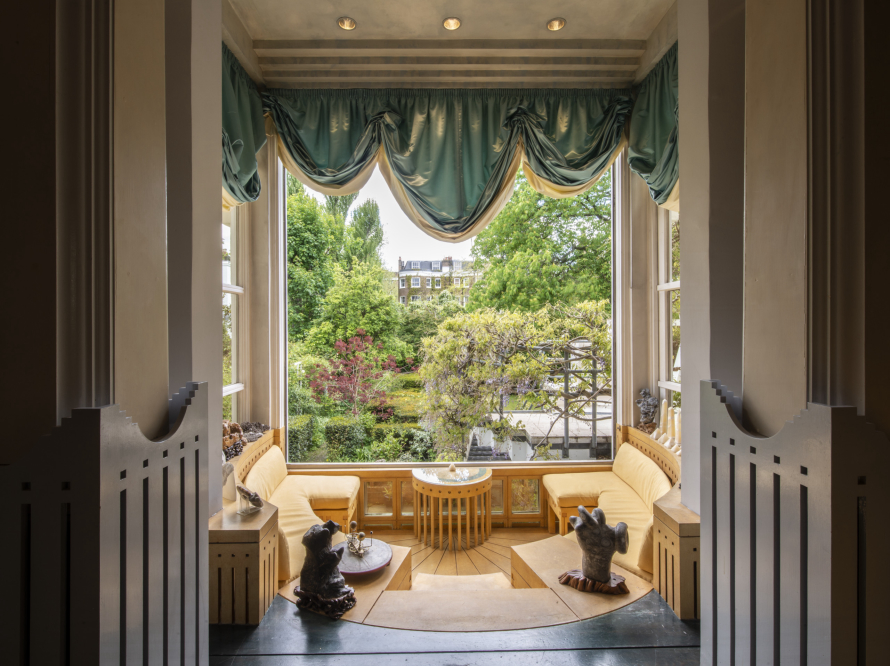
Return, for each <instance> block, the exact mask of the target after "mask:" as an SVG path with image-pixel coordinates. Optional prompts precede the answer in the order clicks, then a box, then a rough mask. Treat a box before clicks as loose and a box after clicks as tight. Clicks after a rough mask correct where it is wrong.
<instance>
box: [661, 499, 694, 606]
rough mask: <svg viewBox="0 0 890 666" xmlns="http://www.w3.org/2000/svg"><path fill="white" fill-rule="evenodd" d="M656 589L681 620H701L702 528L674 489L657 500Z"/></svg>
mask: <svg viewBox="0 0 890 666" xmlns="http://www.w3.org/2000/svg"><path fill="white" fill-rule="evenodd" d="M654 514H655V515H654V519H653V530H654V534H653V537H654V538H653V539H652V570H653V571H652V585H653V586H654V587H655V589H656V590H658V593H659V594H660V595H661V596H662V597H663V598H664V600H665V601H666V602H667V604H668V606H670V607H671V609H672V610H673V611H674V613H676V615H677V617H678V618H680V619H681V620H699V619H701V580H700V579H701V564H700V562H701V559H700V558H701V536H700V535H701V532H700V530H701V524H700V522H701V521H700V518H699V516H698V514H697V513H695V512H694V511H691V510H690V509H687V508H686V506H685V505H684V504H683V503H682V502H681V501H680V489H679V488H678V487H677V486H674V487H673V488H672V489H671V490H670V491H669V492H668V493H666V494H665V495H664V497H662V498H660V499H657V500H655V505H654Z"/></svg>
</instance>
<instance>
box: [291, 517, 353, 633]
mask: <svg viewBox="0 0 890 666" xmlns="http://www.w3.org/2000/svg"><path fill="white" fill-rule="evenodd" d="M339 531H340V525H338V524H337V523H335V522H334V521H333V520H329V521H328V522H326V523H325V524H324V525H313V526H312V527H310V528H309V530H308V531H307V532H306V534H304V535H303V546H304V547H305V548H306V559H305V560H304V561H303V568H302V569H301V570H300V584H299V585H297V587H296V588H295V589H294V594H295V595H296V596H297V598H298V600H297V607H299V608H300V609H305V610H309V611H312V612H313V613H319V614H321V615H327V616H328V617H332V618H334V619H335V620H337V619H339V618H340V617H341V616H342V615H343V613H345V612H346V611H348V610H349V609H350V608H352V607H353V606H355V594H354V590H353V589H352V588H351V587H349V586H348V585H347V584H346V580H345V579H344V578H343V574H341V573H340V569H339V565H340V560H341V558H342V557H343V552H344V551H343V550H333V549H332V548H331V538H332V537H333V536H334V535H335V534H336V533H337V532H339Z"/></svg>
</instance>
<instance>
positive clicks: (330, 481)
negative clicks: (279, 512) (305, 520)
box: [272, 476, 361, 527]
mask: <svg viewBox="0 0 890 666" xmlns="http://www.w3.org/2000/svg"><path fill="white" fill-rule="evenodd" d="M297 478H298V477H296V476H291V477H288V479H287V481H290V479H294V480H296V479H297ZM299 479H300V481H299V484H300V487H301V488H303V490H304V492H305V493H306V497H308V498H309V503H310V504H311V505H312V508H313V509H345V508H348V507H349V506H350V505H351V504H352V501H353V500H354V499H355V498H356V497H358V489H359V486H360V485H361V480H360V479H359V478H358V477H357V476H300V477H299ZM272 503H273V504H274V503H275V502H272ZM342 527H347V526H346V525H343V526H342Z"/></svg>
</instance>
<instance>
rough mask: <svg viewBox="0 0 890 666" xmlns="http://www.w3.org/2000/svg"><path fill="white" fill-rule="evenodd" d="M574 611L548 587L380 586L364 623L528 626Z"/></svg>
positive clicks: (423, 627) (557, 620)
mask: <svg viewBox="0 0 890 666" xmlns="http://www.w3.org/2000/svg"><path fill="white" fill-rule="evenodd" d="M576 620H578V616H577V615H575V614H574V613H573V612H572V611H571V610H570V609H569V607H568V606H566V604H565V603H564V602H563V601H562V600H561V599H560V598H559V597H558V596H557V595H556V594H554V593H553V591H552V590H550V589H537V590H532V589H526V590H512V589H510V590H485V591H484V592H482V593H474V592H472V591H466V590H427V591H425V592H424V593H423V594H417V593H415V592H414V591H410V590H406V591H401V590H399V591H395V592H389V591H387V592H384V593H383V594H381V595H380V599H378V600H377V603H376V604H374V608H372V609H371V612H370V613H368V616H367V617H366V618H365V621H364V624H370V625H373V626H376V627H389V628H392V629H414V630H419V631H494V630H510V629H531V628H533V627H546V626H550V625H553V624H564V623H566V622H575V621H576Z"/></svg>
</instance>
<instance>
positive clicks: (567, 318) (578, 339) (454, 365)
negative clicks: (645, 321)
mask: <svg viewBox="0 0 890 666" xmlns="http://www.w3.org/2000/svg"><path fill="white" fill-rule="evenodd" d="M607 305H608V304H607V303H606V302H605V301H599V302H586V303H579V304H577V305H574V306H570V307H569V306H548V307H545V308H542V309H541V310H539V311H537V312H534V313H525V314H523V313H516V312H503V311H498V310H493V309H490V308H486V309H483V310H478V311H475V312H467V313H463V314H460V315H458V316H456V317H453V318H452V319H449V320H448V321H446V322H445V323H443V324H442V325H441V326H440V327H439V332H438V333H437V335H436V336H435V337H434V338H427V339H425V340H424V343H423V358H424V363H423V365H422V366H421V369H420V376H421V377H422V379H423V381H424V387H425V389H426V391H425V394H424V398H423V405H422V409H423V413H424V416H425V418H426V420H427V422H428V423H429V424H430V427H431V429H432V431H433V433H434V434H435V439H436V446H437V450H438V453H439V457H440V458H444V459H446V460H459V459H461V458H462V457H463V453H464V448H465V445H466V441H467V436H468V434H469V430H470V429H471V428H473V427H474V426H476V425H479V424H481V423H483V422H485V421H486V420H488V419H489V415H490V414H492V413H494V412H496V411H497V410H498V407H499V405H500V401H501V398H502V397H504V396H510V395H514V394H518V395H520V396H521V397H522V399H523V400H525V401H526V402H527V403H529V404H530V405H531V406H532V407H533V408H538V409H543V410H546V411H553V412H559V410H563V409H564V410H566V411H567V412H569V413H571V414H575V415H581V414H582V413H583V411H584V409H585V407H589V406H590V402H591V401H593V400H595V399H596V396H597V395H598V394H599V393H600V392H602V391H603V390H605V389H604V387H605V386H606V385H607V384H608V381H609V379H610V378H611V335H610V328H609V324H610V319H609V316H608V312H607V309H608V308H607ZM565 354H569V355H570V357H571V359H572V360H571V361H570V365H571V368H572V370H581V371H592V370H594V369H595V370H596V371H597V378H596V383H594V380H593V376H592V374H591V372H580V373H578V374H573V375H572V378H571V383H570V387H569V389H570V392H569V394H568V397H569V399H568V400H567V402H566V403H565V404H564V405H563V404H561V403H562V400H563V398H564V397H565V396H563V395H562V394H561V392H560V391H559V390H556V391H554V389H553V386H554V381H553V379H552V378H553V377H554V376H555V375H558V374H559V373H561V372H562V371H563V370H564V369H566V367H567V366H568V364H569V362H567V361H566V360H565ZM560 381H561V379H560ZM520 425H521V424H519V423H516V424H513V423H511V421H510V418H509V415H508V417H507V418H506V419H505V420H504V421H503V422H498V423H497V424H496V429H497V433H496V435H497V437H498V438H499V439H506V438H507V437H509V436H510V435H511V432H512V430H513V429H514V428H517V427H519V426H520Z"/></svg>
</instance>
